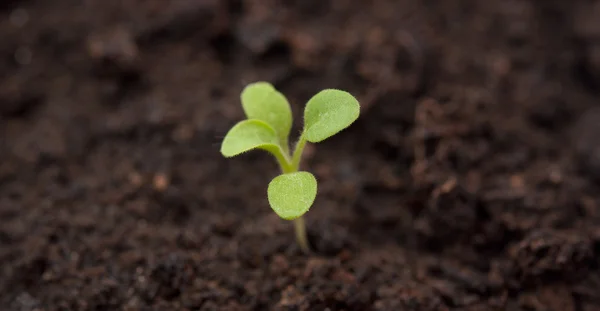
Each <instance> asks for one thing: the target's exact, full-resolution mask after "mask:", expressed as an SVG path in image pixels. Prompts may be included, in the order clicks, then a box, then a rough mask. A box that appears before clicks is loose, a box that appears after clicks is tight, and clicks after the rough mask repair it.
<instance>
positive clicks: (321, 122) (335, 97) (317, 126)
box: [304, 89, 360, 143]
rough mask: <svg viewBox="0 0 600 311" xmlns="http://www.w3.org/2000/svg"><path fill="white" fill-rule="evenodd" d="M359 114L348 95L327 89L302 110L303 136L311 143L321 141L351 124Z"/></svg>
mask: <svg viewBox="0 0 600 311" xmlns="http://www.w3.org/2000/svg"><path fill="white" fill-rule="evenodd" d="M359 114H360V105H359V103H358V100H356V98H354V96H352V95H351V94H350V93H348V92H345V91H340V90H335V89H327V90H323V91H321V92H319V93H317V94H316V95H315V96H313V97H312V98H311V99H310V100H309V101H308V103H307V104H306V108H304V135H305V137H306V140H308V141H309V142H312V143H317V142H320V141H323V140H325V139H327V138H329V137H331V136H333V135H335V134H337V133H339V132H340V131H341V130H343V129H345V128H347V127H348V126H350V124H352V123H353V122H354V121H356V119H358V115H359Z"/></svg>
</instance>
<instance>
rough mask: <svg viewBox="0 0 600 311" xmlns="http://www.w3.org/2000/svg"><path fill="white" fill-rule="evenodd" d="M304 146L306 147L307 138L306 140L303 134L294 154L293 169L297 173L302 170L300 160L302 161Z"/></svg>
mask: <svg viewBox="0 0 600 311" xmlns="http://www.w3.org/2000/svg"><path fill="white" fill-rule="evenodd" d="M304 146H306V138H304V133H302V135H300V138H299V139H298V143H297V144H296V149H294V154H293V155H292V169H294V170H296V171H298V169H300V160H301V159H302V152H304Z"/></svg>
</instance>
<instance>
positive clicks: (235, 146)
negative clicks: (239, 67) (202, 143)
mask: <svg viewBox="0 0 600 311" xmlns="http://www.w3.org/2000/svg"><path fill="white" fill-rule="evenodd" d="M241 102H242V108H243V109H244V113H245V115H246V117H247V119H246V120H243V121H240V122H239V123H237V124H236V125H234V126H233V127H232V128H231V129H230V130H229V132H228V133H227V135H226V136H225V138H224V139H223V143H222V145H221V154H223V156H225V157H226V158H230V157H233V156H236V155H239V154H242V153H244V152H247V151H250V150H254V149H259V150H265V151H267V152H269V153H271V154H272V155H273V156H274V157H275V159H276V160H277V163H278V164H279V167H280V168H281V172H282V174H281V175H279V176H277V177H275V178H273V180H271V182H270V183H269V187H268V189H267V198H268V201H269V205H270V206H271V208H272V209H273V211H275V213H276V214H277V215H278V216H279V217H281V218H282V219H285V220H290V221H293V222H294V227H295V232H296V239H297V241H298V244H299V245H300V247H301V249H302V250H303V251H304V252H307V253H308V252H310V247H309V244H308V239H307V236H306V228H305V224H304V219H303V217H302V216H303V215H304V214H305V213H306V212H308V210H309V209H310V207H311V205H312V204H313V202H314V201H315V198H316V196H317V179H316V178H315V176H314V175H313V174H311V173H309V172H304V171H299V168H300V160H301V158H302V152H303V151H304V147H305V146H306V143H307V142H311V143H318V142H321V141H323V140H325V139H327V138H329V137H331V136H333V135H335V134H337V133H339V132H340V131H342V130H343V129H345V128H347V127H348V126H350V125H351V124H352V123H353V122H354V121H356V119H358V116H359V114H360V105H359V103H358V101H357V100H356V98H354V96H352V95H351V94H350V93H348V92H345V91H340V90H335V89H326V90H323V91H320V92H319V93H317V94H316V95H315V96H313V97H312V98H311V99H310V100H309V101H308V103H307V104H306V107H305V108H304V129H303V130H302V132H301V134H300V138H299V139H298V142H297V143H296V145H295V148H294V150H293V152H292V153H290V147H289V135H290V131H291V129H292V122H293V121H292V110H291V108H290V104H289V103H288V101H287V99H286V98H285V96H284V95H283V94H281V93H280V92H278V91H277V90H276V89H275V88H274V87H273V85H271V84H270V83H268V82H255V83H252V84H249V85H248V86H246V87H245V88H244V90H243V91H242V94H241Z"/></svg>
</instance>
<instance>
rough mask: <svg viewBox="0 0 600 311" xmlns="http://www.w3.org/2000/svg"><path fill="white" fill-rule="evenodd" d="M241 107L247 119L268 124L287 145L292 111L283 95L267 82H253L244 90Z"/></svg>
mask: <svg viewBox="0 0 600 311" xmlns="http://www.w3.org/2000/svg"><path fill="white" fill-rule="evenodd" d="M241 100H242V107H243V108H244V112H245V113H246V117H247V118H248V119H258V120H261V121H264V122H266V123H267V124H269V125H270V126H271V127H272V128H273V129H274V130H275V131H276V132H277V136H278V137H279V141H280V142H282V143H287V138H288V135H289V134H290V130H291V128H292V109H291V108H290V104H289V103H288V101H287V99H286V98H285V96H284V95H283V94H281V93H280V92H278V91H277V90H276V89H275V87H273V85H271V84H270V83H268V82H255V83H252V84H249V85H248V86H246V87H245V88H244V90H243V91H242V95H241Z"/></svg>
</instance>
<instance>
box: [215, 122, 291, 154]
mask: <svg viewBox="0 0 600 311" xmlns="http://www.w3.org/2000/svg"><path fill="white" fill-rule="evenodd" d="M252 149H263V150H266V151H269V152H271V153H273V154H274V155H276V156H278V154H279V155H280V154H281V147H280V146H279V142H278V141H277V134H276V133H275V130H274V129H273V128H272V127H270V126H269V125H268V124H267V123H265V122H263V121H260V120H244V121H241V122H238V123H237V124H236V125H234V126H233V127H232V128H231V129H230V130H229V132H228V133H227V135H225V138H224V139H223V143H222V144H221V154H223V156H225V157H227V158H229V157H233V156H236V155H239V154H241V153H244V152H246V151H249V150H252Z"/></svg>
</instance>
